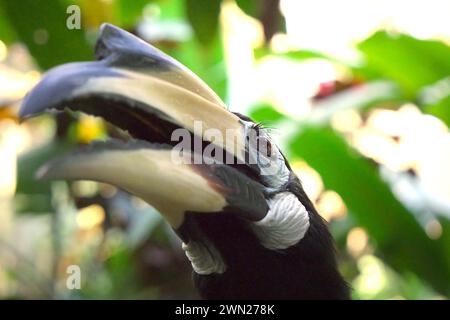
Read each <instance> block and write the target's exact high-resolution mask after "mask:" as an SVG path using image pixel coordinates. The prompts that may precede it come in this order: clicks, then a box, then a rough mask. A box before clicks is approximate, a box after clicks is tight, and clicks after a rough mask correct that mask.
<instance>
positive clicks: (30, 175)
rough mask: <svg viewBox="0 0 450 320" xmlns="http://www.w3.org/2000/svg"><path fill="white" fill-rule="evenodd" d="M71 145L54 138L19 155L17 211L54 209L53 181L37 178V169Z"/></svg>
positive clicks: (28, 211)
mask: <svg viewBox="0 0 450 320" xmlns="http://www.w3.org/2000/svg"><path fill="white" fill-rule="evenodd" d="M68 149H69V145H68V144H67V143H65V142H63V141H57V140H54V141H52V142H49V143H48V144H46V145H44V146H42V147H38V148H35V149H33V150H31V151H29V152H27V153H25V154H23V155H22V156H20V157H19V159H18V163H17V174H18V176H17V187H16V198H15V203H16V212H18V213H48V212H51V211H52V205H51V181H42V180H38V179H36V172H37V170H38V169H39V168H40V167H41V166H42V165H43V164H45V163H46V162H47V161H49V160H50V159H54V158H55V157H57V156H59V155H61V154H63V153H64V152H66V151H67V150H68Z"/></svg>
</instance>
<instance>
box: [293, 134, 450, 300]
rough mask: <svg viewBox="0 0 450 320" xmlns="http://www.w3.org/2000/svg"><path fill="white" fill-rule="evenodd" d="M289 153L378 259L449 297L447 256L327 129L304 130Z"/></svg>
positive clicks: (367, 167)
mask: <svg viewBox="0 0 450 320" xmlns="http://www.w3.org/2000/svg"><path fill="white" fill-rule="evenodd" d="M291 143H292V144H291V147H290V150H289V151H290V153H291V154H292V155H294V156H297V157H301V158H303V159H304V160H306V161H307V162H308V163H309V165H311V166H312V167H313V168H314V169H316V170H317V171H318V172H319V173H320V175H321V176H322V178H323V181H324V184H325V186H326V188H328V189H332V190H335V191H336V192H338V193H339V194H340V196H341V197H342V199H343V200H344V202H345V204H346V205H347V207H348V209H349V212H351V214H352V215H353V218H354V219H355V221H356V222H357V223H358V224H359V225H360V226H362V227H363V228H365V229H366V230H367V232H368V233H369V234H370V236H371V238H372V239H373V240H374V241H375V242H376V247H377V249H378V252H379V254H380V255H381V256H382V257H383V259H384V260H385V261H386V262H387V263H388V264H390V265H391V266H392V267H393V268H394V269H396V270H398V271H400V272H403V273H404V272H408V271H411V272H414V273H416V274H418V275H420V276H421V277H423V278H424V279H426V280H427V281H428V282H429V283H430V284H431V285H433V286H434V288H436V289H437V290H438V291H440V292H442V293H447V294H448V293H449V292H450V284H449V279H450V268H449V261H448V259H447V258H446V256H447V254H446V252H444V251H443V250H442V246H441V245H440V244H439V243H436V242H434V241H433V240H431V239H429V238H428V237H427V235H426V234H425V232H424V230H423V229H422V227H421V226H420V225H419V224H418V222H417V221H416V220H415V218H414V217H413V215H412V214H411V213H409V212H408V211H407V210H406V209H405V207H404V206H403V205H402V204H401V203H400V202H399V201H398V200H397V199H396V198H395V196H394V195H393V194H392V192H391V190H390V188H389V186H388V185H387V184H386V183H385V182H384V181H383V180H382V179H381V178H380V176H379V174H378V172H377V168H376V167H375V166H371V165H370V164H369V163H368V162H366V161H365V160H364V159H363V158H362V157H361V156H359V155H358V154H357V152H355V151H354V150H353V149H351V148H350V147H349V146H348V145H347V143H346V142H345V140H344V139H343V138H342V137H340V136H338V135H337V134H336V133H335V132H334V131H333V130H332V129H331V128H329V127H305V128H303V130H302V131H301V132H300V133H298V134H297V135H296V136H295V138H294V139H293V140H292V142H291Z"/></svg>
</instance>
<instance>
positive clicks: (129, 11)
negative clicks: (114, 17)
mask: <svg viewBox="0 0 450 320" xmlns="http://www.w3.org/2000/svg"><path fill="white" fill-rule="evenodd" d="M151 2H152V1H151V0H150V1H149V0H133V1H130V0H118V1H117V12H118V14H119V21H120V25H121V26H122V27H124V28H129V27H135V26H136V24H137V23H138V22H139V19H140V18H141V17H142V14H143V11H144V8H145V6H146V5H148V4H149V3H151Z"/></svg>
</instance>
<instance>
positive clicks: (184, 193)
mask: <svg viewBox="0 0 450 320" xmlns="http://www.w3.org/2000/svg"><path fill="white" fill-rule="evenodd" d="M95 55H96V58H97V60H96V61H93V62H77V63H69V64H65V65H62V66H59V67H56V68H54V69H52V70H50V71H49V72H48V73H46V74H45V75H44V77H43V79H42V80H41V81H40V82H39V83H38V84H37V85H36V87H35V88H34V89H33V90H32V91H31V92H30V93H29V94H28V95H27V96H26V97H25V99H24V101H23V104H22V107H21V109H20V112H19V116H20V117H21V118H22V119H25V118H29V117H33V116H36V115H39V114H41V113H43V112H48V111H55V112H60V111H64V110H65V109H68V110H72V111H81V112H84V113H87V114H90V115H94V116H98V117H102V118H104V119H105V120H106V121H108V122H110V123H111V124H113V125H115V126H116V127H118V128H120V129H122V130H124V131H126V132H127V133H128V134H129V136H130V137H131V138H130V139H128V140H126V141H122V140H107V141H103V142H94V143H92V144H91V145H89V146H87V147H84V148H80V149H79V150H76V151H75V152H72V153H70V154H68V155H66V156H63V157H62V158H59V159H54V160H51V161H50V162H49V163H47V164H46V165H44V166H43V167H42V168H41V169H40V170H39V171H38V176H39V177H40V178H42V179H66V180H94V181H100V182H105V183H109V184H112V185H115V186H117V187H119V188H121V189H124V190H126V191H128V192H129V193H131V194H134V195H136V196H138V197H140V198H142V199H143V200H144V201H146V202H148V203H149V204H150V205H152V206H153V207H155V208H156V209H157V210H158V211H159V212H160V213H161V214H162V215H163V216H164V218H165V219H166V220H167V221H168V222H169V223H170V225H171V227H172V228H173V229H174V230H175V232H176V233H177V234H178V235H179V236H180V238H181V239H182V241H183V248H184V250H185V251H186V255H187V257H188V258H189V260H190V262H191V264H192V267H193V269H194V276H195V281H196V283H197V286H198V287H199V289H200V292H201V294H202V296H204V297H207V298H221V297H228V298H239V297H245V298H257V297H275V298H282V297H285V298H297V297H307V298H308V297H309V298H314V297H317V298H321V297H330V298H339V297H344V295H346V289H345V288H346V287H345V283H344V282H343V281H342V279H341V278H340V275H339V273H338V272H337V271H336V262H335V258H334V252H333V248H332V247H333V246H332V241H331V237H330V235H329V232H328V230H327V227H326V226H325V224H324V222H323V221H322V219H321V218H320V216H319V215H318V214H317V213H316V211H315V209H314V207H313V205H312V204H311V202H310V201H309V199H308V198H307V196H306V195H305V193H304V191H303V189H302V187H301V184H300V181H299V180H298V179H297V177H296V176H295V174H294V173H293V172H292V171H291V169H290V167H289V164H288V163H287V161H286V159H285V158H284V156H283V155H282V153H281V152H280V150H279V149H278V148H277V146H276V145H275V144H274V143H273V141H272V140H271V138H270V136H269V134H268V133H267V132H266V131H265V130H264V129H263V128H261V126H259V125H258V124H256V123H255V122H253V121H252V120H251V119H250V118H248V117H246V116H243V115H240V114H238V113H233V112H231V111H229V110H228V109H227V107H226V106H225V104H224V103H223V102H222V101H221V100H220V98H219V97H218V96H217V95H216V94H215V93H214V92H213V91H212V90H211V89H210V88H209V87H208V86H207V85H206V84H205V83H204V82H203V81H202V80H201V79H199V78H198V77H197V76H196V75H195V74H194V73H192V72H191V71H190V70H189V69H187V68H186V67H185V66H183V65H182V64H180V63H179V62H178V61H176V60H174V59H173V58H171V57H169V56H167V55H165V54H164V53H162V52H161V51H159V50H158V49H156V48H154V47H152V46H151V45H149V44H148V43H146V42H144V41H142V40H141V39H139V38H137V37H135V36H134V35H132V34H130V33H128V32H126V31H124V30H122V29H120V28H117V27H115V26H112V25H109V24H105V25H103V26H102V27H101V31H100V35H99V38H98V41H97V44H96V48H95ZM292 273H295V275H294V274H292ZM321 286H322V287H321ZM327 286H328V287H327Z"/></svg>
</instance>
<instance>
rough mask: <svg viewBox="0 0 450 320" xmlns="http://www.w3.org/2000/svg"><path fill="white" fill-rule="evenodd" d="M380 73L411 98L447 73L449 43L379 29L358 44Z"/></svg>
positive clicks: (449, 70)
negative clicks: (392, 33)
mask: <svg viewBox="0 0 450 320" xmlns="http://www.w3.org/2000/svg"><path fill="white" fill-rule="evenodd" d="M358 48H359V50H360V51H361V52H363V53H364V55H365V57H366V59H367V64H368V66H369V67H370V68H372V69H374V70H375V71H377V72H378V74H379V76H380V77H385V78H388V79H391V80H394V81H396V82H397V83H398V84H399V85H400V86H401V87H402V89H403V90H404V92H405V94H406V95H407V97H409V98H411V99H413V98H415V97H416V95H417V92H418V91H419V90H420V89H421V88H422V87H423V86H425V85H429V84H432V83H434V82H436V81H438V80H439V79H442V78H444V77H446V76H448V75H449V74H450V58H449V57H450V47H449V46H447V45H446V44H444V43H442V42H439V41H434V40H418V39H415V38H413V37H411V36H408V35H404V34H398V35H390V34H389V33H387V32H384V31H380V32H377V33H375V34H374V35H372V36H371V37H370V38H368V39H366V40H364V41H363V42H361V43H360V44H359V45H358Z"/></svg>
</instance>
